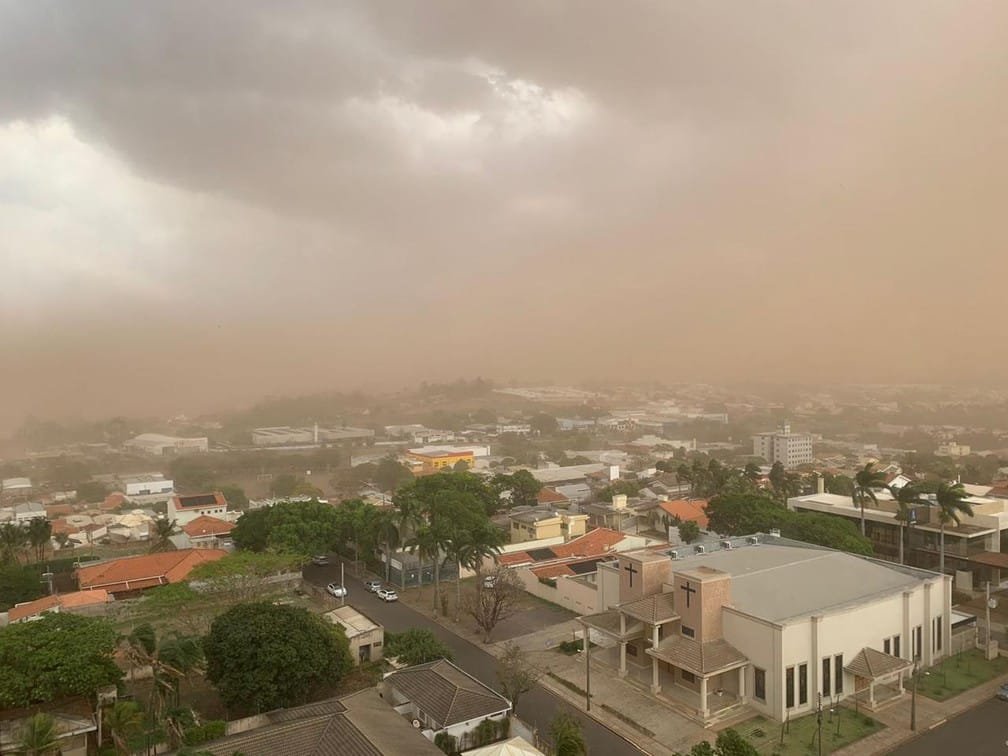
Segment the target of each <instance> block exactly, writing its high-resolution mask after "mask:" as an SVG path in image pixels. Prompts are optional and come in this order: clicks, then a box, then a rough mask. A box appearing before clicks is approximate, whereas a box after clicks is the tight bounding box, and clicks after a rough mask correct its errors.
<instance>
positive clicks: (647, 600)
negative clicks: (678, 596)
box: [619, 593, 679, 625]
mask: <svg viewBox="0 0 1008 756" xmlns="http://www.w3.org/2000/svg"><path fill="white" fill-rule="evenodd" d="M619 610H620V611H621V612H623V613H624V614H626V615H628V616H630V617H634V618H635V619H639V620H641V621H642V622H646V623H647V624H649V625H660V624H662V623H665V622H671V621H672V620H676V619H679V614H678V613H677V612H676V610H675V595H674V594H672V593H653V594H651V595H650V596H645V597H644V598H640V599H637V600H636V601H630V602H628V603H626V604H620V605H619Z"/></svg>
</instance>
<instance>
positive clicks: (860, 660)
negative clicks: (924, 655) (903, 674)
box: [844, 646, 913, 680]
mask: <svg viewBox="0 0 1008 756" xmlns="http://www.w3.org/2000/svg"><path fill="white" fill-rule="evenodd" d="M912 666H913V662H912V661H909V660H907V659H900V658H899V657H898V656H892V655H891V654H886V653H883V652H882V651H877V650H875V649H874V648H869V647H868V646H865V647H864V648H862V649H861V650H860V651H859V652H858V655H857V656H855V657H854V658H853V659H851V662H850V664H848V665H847V666H846V667H844V669H845V670H846V671H848V672H850V673H851V674H852V675H855V676H857V677H864V678H866V679H868V680H878V679H879V678H881V677H887V676H888V675H892V674H895V673H896V672H900V671H901V670H904V669H909V668H910V667H912Z"/></svg>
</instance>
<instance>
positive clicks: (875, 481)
mask: <svg viewBox="0 0 1008 756" xmlns="http://www.w3.org/2000/svg"><path fill="white" fill-rule="evenodd" d="M874 468H875V463H874V462H869V463H868V464H866V465H865V466H864V469H863V470H858V471H857V475H855V476H854V493H852V494H851V499H852V500H853V501H854V506H856V507H860V508H861V535H864V534H865V518H864V508H865V504H867V503H868V502H869V501H871V502H872V503H874V504H878V498H877V497H876V496H875V489H876V488H884V487H885V473H883V472H881V471H879V470H876V469H874Z"/></svg>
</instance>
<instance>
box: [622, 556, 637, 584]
mask: <svg viewBox="0 0 1008 756" xmlns="http://www.w3.org/2000/svg"><path fill="white" fill-rule="evenodd" d="M623 569H625V570H626V571H627V572H629V573H630V587H631V588H633V576H634V575H636V574H637V573H638V572H640V570H638V569H637V568H636V567H634V566H633V562H631V563H630V564H628V565H627V566H626V567H624V568H623Z"/></svg>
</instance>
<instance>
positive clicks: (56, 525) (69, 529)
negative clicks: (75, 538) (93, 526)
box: [49, 519, 80, 535]
mask: <svg viewBox="0 0 1008 756" xmlns="http://www.w3.org/2000/svg"><path fill="white" fill-rule="evenodd" d="M49 525H50V526H51V527H52V534H53V535H57V534H59V533H66V534H67V535H69V534H71V533H78V532H80V528H78V527H76V526H74V525H71V524H70V523H68V522H67V521H66V520H63V519H56V520H50V521H49Z"/></svg>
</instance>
